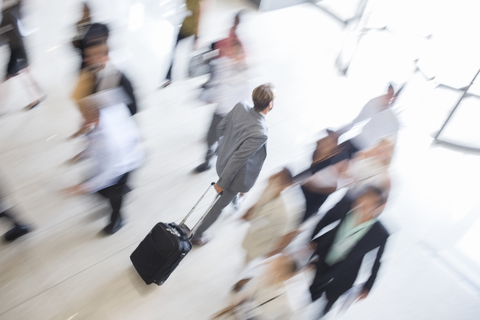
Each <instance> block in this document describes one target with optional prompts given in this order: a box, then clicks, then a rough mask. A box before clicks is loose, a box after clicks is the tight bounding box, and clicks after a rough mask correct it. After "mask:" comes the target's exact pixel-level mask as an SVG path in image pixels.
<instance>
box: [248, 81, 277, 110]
mask: <svg viewBox="0 0 480 320" xmlns="http://www.w3.org/2000/svg"><path fill="white" fill-rule="evenodd" d="M273 90H274V88H273V85H271V84H262V85H260V86H258V87H256V88H255V89H253V93H252V100H253V108H254V109H255V110H256V111H258V112H261V113H264V114H267V113H268V112H270V111H271V110H272V109H273V99H275V94H274V92H273Z"/></svg>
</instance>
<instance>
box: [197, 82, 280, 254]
mask: <svg viewBox="0 0 480 320" xmlns="http://www.w3.org/2000/svg"><path fill="white" fill-rule="evenodd" d="M274 98H275V96H274V93H273V87H272V86H271V85H269V84H265V85H261V86H258V87H257V88H255V89H254V90H253V94H252V100H253V104H254V106H253V108H251V107H250V106H248V105H247V104H246V103H245V102H239V103H238V104H237V105H236V106H235V107H234V108H233V109H232V111H230V112H229V113H228V114H227V115H226V116H225V118H224V119H223V120H222V121H221V122H220V123H219V125H218V127H217V134H218V137H219V144H218V159H217V174H218V176H219V179H218V181H217V183H216V184H215V190H216V191H217V192H218V193H221V192H223V193H222V196H221V197H220V199H219V200H218V201H217V203H216V204H215V205H214V206H213V208H212V210H210V212H209V213H208V214H207V216H206V217H205V219H204V220H203V222H202V224H201V225H200V227H199V228H198V230H197V231H196V232H195V235H194V236H193V239H192V242H193V244H194V245H204V244H206V242H207V241H208V239H207V238H205V237H204V236H203V233H204V232H205V230H207V229H208V228H209V227H210V226H211V225H212V224H213V223H214V222H215V221H216V220H217V218H218V217H219V215H220V213H222V210H223V209H224V208H225V207H226V206H227V205H228V204H229V203H230V202H231V201H232V200H233V199H235V197H236V196H237V195H238V194H239V193H246V192H248V191H249V190H250V189H251V188H252V186H253V185H254V184H255V181H256V180H257V178H258V175H259V174H260V170H261V169H262V166H263V162H264V161H265V158H266V157H267V149H266V142H267V139H268V128H267V124H266V122H265V116H266V115H267V114H268V113H269V112H270V111H272V109H273V99H274Z"/></svg>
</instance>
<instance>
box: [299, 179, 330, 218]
mask: <svg viewBox="0 0 480 320" xmlns="http://www.w3.org/2000/svg"><path fill="white" fill-rule="evenodd" d="M302 191H303V195H304V196H305V215H304V216H303V220H302V222H304V221H306V220H307V219H308V218H310V217H311V216H313V215H315V214H316V213H317V211H318V209H320V207H321V206H322V205H323V203H324V202H325V200H327V198H328V196H329V194H322V193H315V192H312V191H310V190H308V189H307V188H306V187H305V186H302Z"/></svg>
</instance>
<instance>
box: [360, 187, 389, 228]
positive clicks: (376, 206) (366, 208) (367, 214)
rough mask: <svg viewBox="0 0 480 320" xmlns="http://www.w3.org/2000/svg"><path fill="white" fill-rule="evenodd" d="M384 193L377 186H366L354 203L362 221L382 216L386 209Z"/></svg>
mask: <svg viewBox="0 0 480 320" xmlns="http://www.w3.org/2000/svg"><path fill="white" fill-rule="evenodd" d="M385 204H386V199H385V196H384V192H383V191H382V190H381V189H380V188H377V187H375V186H366V187H364V188H363V189H362V190H361V192H360V193H359V194H358V195H357V197H356V198H355V200H354V201H353V207H354V208H356V209H357V210H356V212H357V213H358V214H360V215H361V220H362V221H368V220H370V219H373V218H375V217H377V216H378V215H380V213H382V211H383V209H384V208H385Z"/></svg>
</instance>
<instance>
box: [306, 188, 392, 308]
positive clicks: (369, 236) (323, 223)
mask: <svg viewBox="0 0 480 320" xmlns="http://www.w3.org/2000/svg"><path fill="white" fill-rule="evenodd" d="M384 206H385V199H384V197H383V192H382V190H380V189H378V188H376V187H373V186H367V187H365V188H364V190H363V191H362V192H361V193H359V195H358V196H357V197H356V198H355V200H354V201H353V202H352V201H351V200H349V199H348V197H345V198H343V199H342V200H341V201H340V202H339V203H337V205H336V206H335V207H333V208H332V209H331V210H330V211H328V212H327V213H326V214H325V216H324V217H323V218H322V220H320V222H319V223H318V225H317V226H316V228H315V230H314V232H313V234H312V245H313V246H315V247H316V249H315V254H316V255H317V259H316V262H315V266H316V274H315V278H314V280H313V283H312V285H311V286H310V294H311V298H312V301H316V300H317V299H319V298H320V297H321V296H322V294H323V293H325V294H326V298H327V301H328V302H327V304H326V306H325V308H324V310H323V314H326V313H327V312H328V311H330V309H331V308H332V306H333V305H334V303H335V301H337V299H338V298H339V297H340V296H341V295H342V294H344V293H345V292H347V291H348V290H349V289H350V288H352V287H353V285H354V283H355V280H356V278H357V276H358V274H359V271H360V267H361V266H362V263H363V262H364V257H365V256H366V255H367V254H368V255H369V256H370V255H371V254H373V255H375V259H374V262H373V266H372V269H371V274H370V277H369V278H368V280H367V281H366V282H365V283H364V284H363V288H362V291H361V294H360V296H359V299H364V298H365V297H367V295H368V293H369V292H370V291H371V290H372V287H373V283H374V282H375V280H376V278H377V273H378V270H379V268H380V260H381V258H382V254H383V252H384V249H385V244H386V242H387V239H388V237H389V233H388V231H387V230H386V229H385V227H384V226H383V225H382V223H381V222H380V221H378V220H377V217H378V215H379V214H380V213H381V212H382V210H383V208H384ZM333 223H337V224H336V226H334V227H333V229H331V230H328V229H329V228H331V227H332V226H333ZM326 230H327V231H326ZM322 231H323V232H322ZM319 234H320V236H317V235H319ZM375 253H376V254H375Z"/></svg>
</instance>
